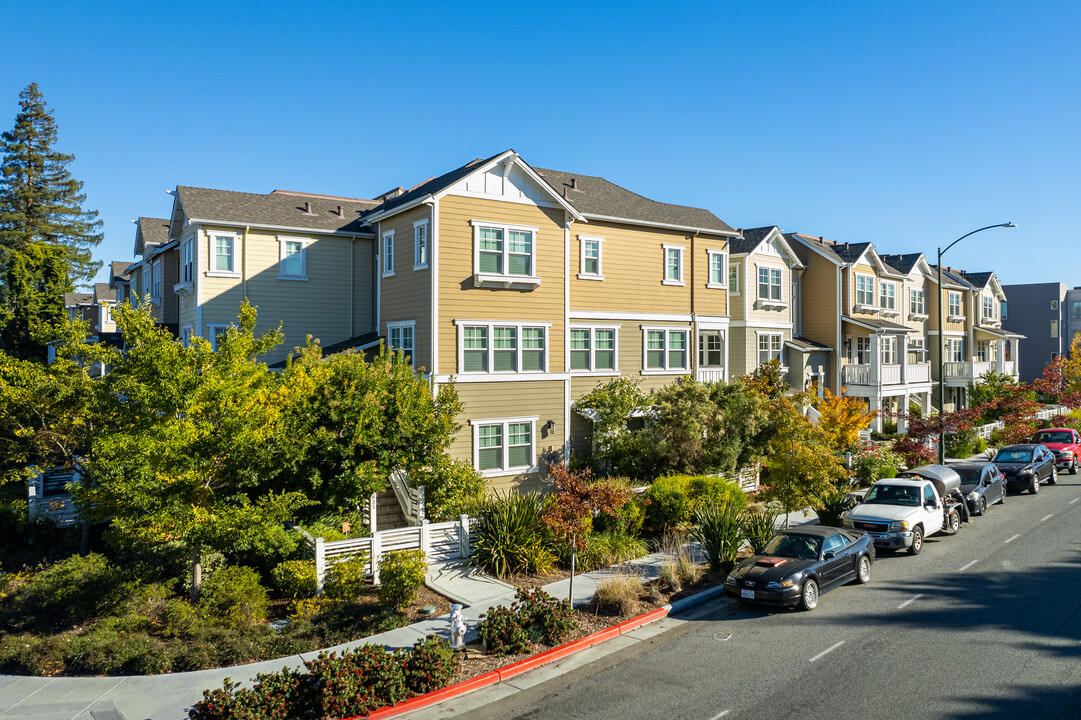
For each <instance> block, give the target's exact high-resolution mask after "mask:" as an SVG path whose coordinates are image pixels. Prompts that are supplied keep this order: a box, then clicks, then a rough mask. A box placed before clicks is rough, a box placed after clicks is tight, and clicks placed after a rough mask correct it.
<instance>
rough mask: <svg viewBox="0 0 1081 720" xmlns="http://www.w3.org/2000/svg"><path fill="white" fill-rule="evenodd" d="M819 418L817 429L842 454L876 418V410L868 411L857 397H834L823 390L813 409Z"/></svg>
mask: <svg viewBox="0 0 1081 720" xmlns="http://www.w3.org/2000/svg"><path fill="white" fill-rule="evenodd" d="M815 409H816V410H818V412H819V414H820V415H821V417H820V418H819V420H818V425H819V427H821V428H822V431H823V432H824V433H825V434H826V438H827V440H828V442H829V446H830V447H831V448H832V449H833V450H835V451H837V452H844V451H845V450H847V449H848V448H850V447H852V446H853V445H854V444H855V443H856V441H857V440H858V439H859V436H860V430H863V429H865V428H866V427H868V426H869V425H870V424H871V422H872V421H874V419H875V418H876V417H877V416H878V411H877V410H868V409H867V402H866V401H865V400H864V399H862V398H858V397H852V396H848V395H834V394H833V393H831V392H830V391H829V388H824V389H823V397H822V400H820V401H819V402H818V405H817V406H816V407H815Z"/></svg>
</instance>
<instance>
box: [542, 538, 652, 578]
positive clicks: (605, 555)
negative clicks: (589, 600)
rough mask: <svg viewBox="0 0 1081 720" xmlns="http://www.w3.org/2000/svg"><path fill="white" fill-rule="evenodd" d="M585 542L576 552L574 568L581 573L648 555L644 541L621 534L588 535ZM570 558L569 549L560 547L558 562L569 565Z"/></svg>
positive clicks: (563, 546) (565, 546)
mask: <svg viewBox="0 0 1081 720" xmlns="http://www.w3.org/2000/svg"><path fill="white" fill-rule="evenodd" d="M585 542H586V547H585V549H584V550H579V551H578V554H577V558H576V562H575V568H576V569H577V570H580V571H581V572H589V571H590V570H596V569H597V568H602V567H608V566H610V565H616V564H617V563H622V562H627V561H628V560H634V559H635V558H640V557H643V556H644V555H648V554H649V548H647V547H646V544H645V542H644V541H642V540H639V539H638V538H636V537H631V536H630V535H627V534H625V533H621V532H600V533H590V534H589V535H588V536H586V540H585ZM570 556H571V551H570V547H569V546H568V545H560V546H559V559H560V561H561V562H563V563H564V564H568V565H569V563H570Z"/></svg>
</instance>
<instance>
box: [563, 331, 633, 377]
mask: <svg viewBox="0 0 1081 720" xmlns="http://www.w3.org/2000/svg"><path fill="white" fill-rule="evenodd" d="M619 327H620V326H619V325H571V326H570V328H569V330H570V331H569V332H568V333H567V348H568V352H567V358H568V362H567V370H569V371H570V372H571V373H572V374H574V375H596V376H605V375H619ZM574 330H588V331H589V368H588V369H586V370H574V369H572V368H571V363H570V357H571V353H572V352H581V351H580V350H579V351H575V350H573V349H571V348H570V342H571V332H573V331H574ZM597 330H611V331H612V343H613V345H612V368H611V369H608V368H601V369H600V370H598V369H597Z"/></svg>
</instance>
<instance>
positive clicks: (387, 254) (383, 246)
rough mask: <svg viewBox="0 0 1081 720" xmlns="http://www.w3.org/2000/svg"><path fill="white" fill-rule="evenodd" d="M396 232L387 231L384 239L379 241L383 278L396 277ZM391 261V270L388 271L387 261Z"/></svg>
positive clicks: (380, 265)
mask: <svg viewBox="0 0 1081 720" xmlns="http://www.w3.org/2000/svg"><path fill="white" fill-rule="evenodd" d="M394 232H395V231H394V230H387V231H386V232H385V233H383V237H382V239H381V240H380V241H379V269H380V270H381V271H382V273H383V277H394V275H395V274H396V273H395V270H396V267H397V266H396V265H395V260H396V258H395V257H394V255H395V252H396V248H395V247H394V245H395V243H394ZM388 240H389V241H390V250H389V251H388V250H387V241H388ZM388 260H389V261H390V269H389V270H388V269H387V261H388Z"/></svg>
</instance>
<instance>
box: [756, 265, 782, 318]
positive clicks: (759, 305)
mask: <svg viewBox="0 0 1081 720" xmlns="http://www.w3.org/2000/svg"><path fill="white" fill-rule="evenodd" d="M760 270H766V271H767V272H769V273H770V275H769V277H770V282H769V283H768V286H769V287H770V288H772V287H773V275H772V273H773V271H774V270H776V271H777V272H778V273H780V276H781V277H780V282H779V283H778V284H777V288H778V294H779V295H780V296H781V297H780V299H779V300H774V299H773V298H768V297H762V295H761V292H762V283H761V281H760V280H759V278H758V272H759V271H760ZM754 306H755V309H757V310H783V309H784V308H786V307H788V302H787V301H786V300H785V299H784V269H783V268H778V267H773V266H772V265H759V264H758V263H755V264H754Z"/></svg>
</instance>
